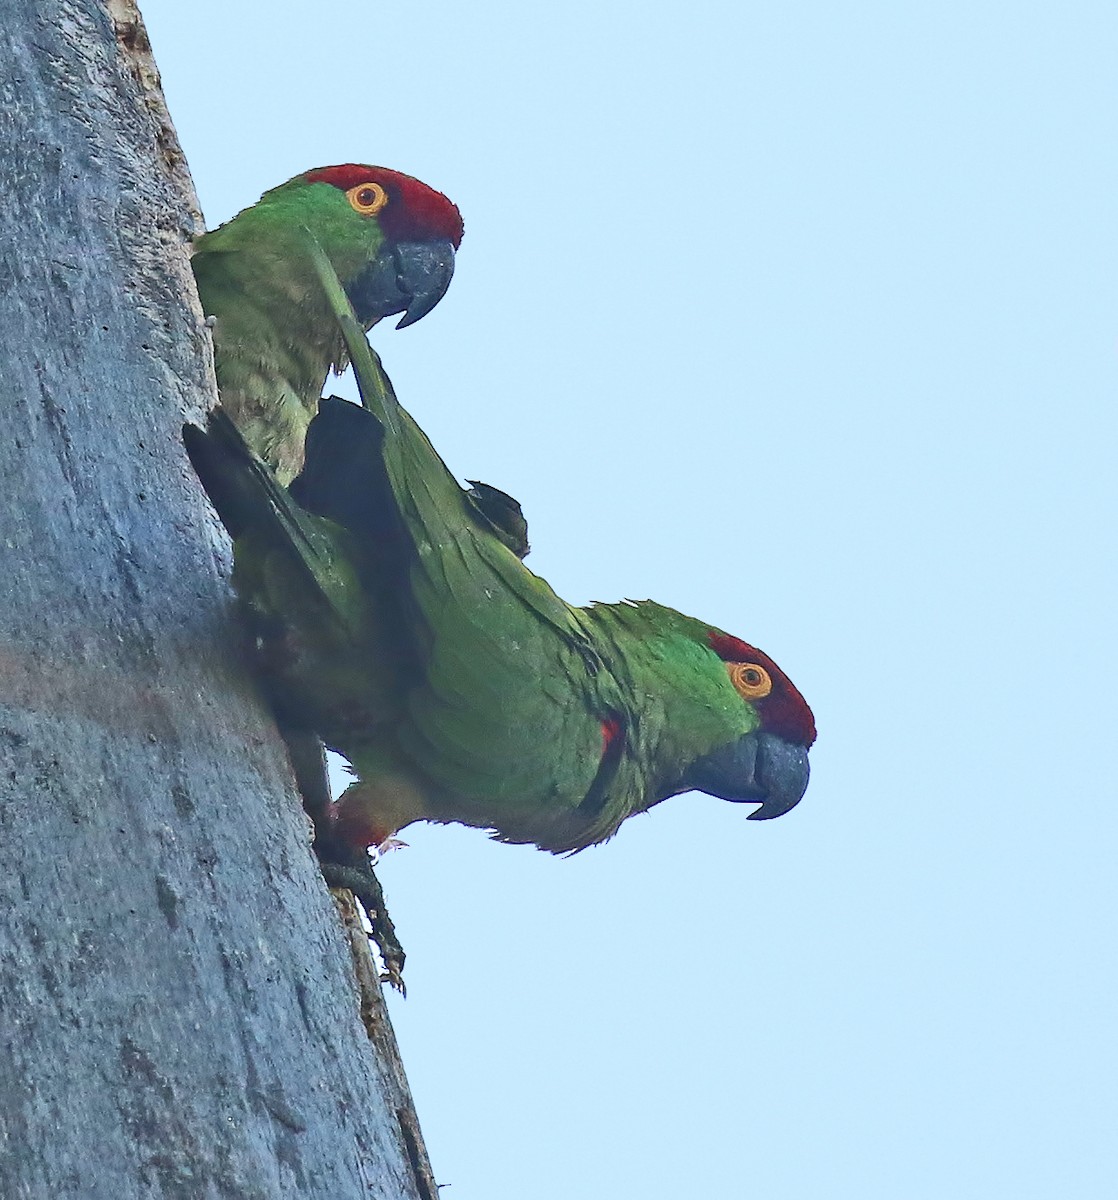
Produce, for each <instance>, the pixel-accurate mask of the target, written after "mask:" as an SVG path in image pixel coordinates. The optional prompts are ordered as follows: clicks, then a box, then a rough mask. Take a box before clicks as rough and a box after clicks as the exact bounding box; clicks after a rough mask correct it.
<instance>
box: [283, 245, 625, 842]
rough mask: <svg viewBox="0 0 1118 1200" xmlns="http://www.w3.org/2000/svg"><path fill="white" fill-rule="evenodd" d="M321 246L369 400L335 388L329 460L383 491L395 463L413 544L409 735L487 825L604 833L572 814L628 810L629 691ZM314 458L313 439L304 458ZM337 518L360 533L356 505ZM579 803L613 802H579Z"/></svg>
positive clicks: (598, 817)
mask: <svg viewBox="0 0 1118 1200" xmlns="http://www.w3.org/2000/svg"><path fill="white" fill-rule="evenodd" d="M313 257H314V258H315V259H316V262H317V264H318V266H319V271H320V275H321V277H322V282H323V286H324V288H325V289H326V292H327V295H328V297H329V299H330V302H331V305H332V307H333V309H334V311H335V315H336V316H337V318H338V322H339V324H340V326H341V328H342V331H343V334H344V336H345V339H346V343H347V346H348V349H349V356H350V360H351V362H352V363H353V367H354V372H355V374H356V377H357V381H358V386H359V387H360V389H361V395H362V400H363V404H364V406H365V408H366V410H367V412H366V413H361V412H360V411H359V410H356V409H355V408H354V406H352V405H345V404H344V402H342V401H324V402H323V404H322V406H321V407H320V413H319V417H318V418H317V422H318V424H319V426H320V433H321V427H322V426H327V427H328V426H330V425H336V426H337V436H336V437H335V439H334V444H333V446H332V447H330V449H329V451H328V457H327V458H326V461H328V462H329V464H330V468H331V470H332V471H333V472H334V473H335V476H336V478H339V479H341V480H343V481H345V490H346V491H347V492H348V493H349V494H350V496H351V497H352V496H353V494H354V493H355V492H358V491H360V489H361V488H362V487H365V488H371V489H372V490H373V491H374V492H375V493H377V494H379V495H383V494H384V489H383V487H382V486H381V485H380V484H379V483H378V482H377V481H376V480H375V479H373V478H371V476H372V475H373V474H374V473H375V472H376V471H378V470H380V471H382V472H383V476H384V478H385V479H386V481H387V486H388V489H390V491H391V495H392V497H393V500H394V505H395V509H396V511H397V513H398V515H399V520H400V522H401V523H402V526H403V533H404V535H405V540H406V541H407V543H408V546H409V553H408V554H407V556H406V563H405V564H403V565H404V570H405V572H406V576H405V578H403V579H401V584H402V586H403V588H404V590H405V591H406V592H407V594H408V596H409V599H410V609H411V620H410V630H409V632H410V636H411V637H412V638H413V639H414V641H415V646H416V651H417V654H418V657H419V660H420V661H421V662H422V663H423V665H424V669H423V672H422V677H421V679H420V680H419V681H418V682H417V683H416V684H415V686H413V687H412V688H411V690H410V692H409V695H408V699H407V711H408V717H409V719H408V721H406V722H404V723H403V724H402V726H401V729H400V733H399V737H400V742H401V745H402V747H403V749H404V750H405V751H406V752H407V753H408V755H409V757H411V758H412V759H413V761H414V762H415V763H417V764H418V765H419V766H420V767H421V768H422V770H423V771H424V772H425V773H427V774H428V775H429V776H430V777H431V778H432V779H434V780H435V781H436V783H438V784H439V785H440V786H441V787H443V788H446V789H448V790H453V791H454V792H455V793H456V794H457V795H458V796H462V795H465V796H467V797H476V798H477V800H478V803H479V805H480V804H489V805H491V806H492V810H491V812H490V813H489V815H486V814H485V813H480V816H479V819H478V820H477V821H475V823H479V824H480V823H486V824H490V825H492V826H493V827H494V828H497V829H498V830H499V832H500V835H501V836H504V837H507V838H509V839H510V840H517V841H534V842H536V843H537V844H541V845H545V846H546V847H547V848H550V849H564V850H566V849H573V848H577V846H580V845H584V844H588V843H589V841H593V840H598V839H597V838H596V837H588V838H584V837H583V836H582V835H581V834H579V835H577V836H576V835H575V834H574V833H572V832H571V829H572V828H573V823H572V821H573V815H574V814H576V813H577V814H578V822H577V824H578V828H579V829H580V830H582V829H585V828H587V827H588V826H593V827H594V828H595V829H597V828H598V826H599V824H600V825H601V826H602V827H603V828H604V827H607V826H609V827H612V825H614V824H616V821H617V820H620V818H621V817H622V816H624V815H625V813H624V812H618V813H614V812H613V811H612V809H613V807H615V805H613V804H607V803H606V802H605V797H606V795H607V793H608V789H607V788H606V787H605V786H604V784H603V772H605V773H606V774H612V773H613V771H615V770H616V766H617V760H618V755H617V754H616V753H613V754H610V753H607V749H608V747H609V745H610V744H611V739H607V738H606V737H605V736H604V733H603V726H604V724H605V723H607V722H610V723H611V727H612V725H613V724H616V725H618V726H620V725H623V724H624V722H625V718H626V715H627V713H628V712H630V711H631V708H632V703H631V699H630V698H629V697H627V696H623V695H622V694H621V689H620V688H619V685H618V682H617V679H616V676H615V674H614V673H613V672H612V671H610V670H609V669H607V666H606V664H605V663H604V662H603V661H602V658H601V656H600V653H599V650H598V648H597V646H596V644H595V641H594V639H593V638H592V636H591V633H590V631H589V629H588V627H587V623H586V621H585V620H584V618H583V616H582V614H581V613H580V612H579V611H578V610H577V609H574V608H572V607H571V606H570V605H568V604H566V603H565V602H564V601H563V600H561V599H560V598H559V597H558V596H557V595H556V594H555V592H554V591H552V589H551V588H550V587H549V586H548V584H547V583H546V582H545V581H544V580H542V579H540V578H539V577H538V576H536V575H535V574H533V572H532V571H530V570H529V569H528V568H527V567H525V566H524V564H523V563H522V562H520V560H519V559H518V558H517V557H516V555H515V554H514V553H513V552H512V551H510V550H509V549H508V548H507V547H506V546H505V545H504V544H503V543H502V541H501V540H500V539H499V538H498V537H497V536H495V535H494V534H493V533H492V532H490V531H488V530H486V529H485V528H484V527H483V526H481V525H479V524H478V522H477V520H476V518H475V515H474V513H473V509H472V504H471V502H470V500H469V497H468V494H467V493H466V492H465V491H463V489H462V488H461V487H460V486H459V484H458V482H457V481H456V480H455V479H454V477H453V476H452V475H451V474H450V472H449V471H448V470H447V468H446V466H445V464H444V463H443V461H442V459H441V458H440V457H439V455H438V454H437V453H436V452H435V450H434V448H433V447H432V445H431V443H430V442H429V441H428V440H427V438H426V436H425V435H424V433H423V432H422V430H420V429H419V427H418V426H417V425H416V424H415V422H414V421H413V420H412V418H411V417H410V416H409V415H408V413H407V412H406V411H405V410H404V409H403V408H402V407H401V406H400V405H399V403H398V401H397V400H396V396H395V394H394V392H393V390H392V386H391V384H390V383H389V381H388V379H387V377H386V376H385V374H384V372H383V370H382V369H381V367H380V363H379V361H378V360H377V358H376V356H375V355H374V354H373V352H372V350H371V349H370V347H369V345H368V342H367V341H366V339H365V335H364V332H363V330H362V329H361V328H360V326H359V325H358V324H357V322H356V320H355V319H354V317H353V315H352V310H351V309H350V306H349V301H348V299H347V297H346V296H345V293H344V292H343V291H342V289H341V286H340V284H338V282H337V278H336V276H335V275H334V273H333V270H332V268H331V267H330V265H329V263H328V262H327V261H326V260H325V258H324V256H322V255H321V254H318V255H313ZM345 408H348V409H349V410H350V411H349V412H348V413H347V412H345V411H343V410H344V409H345ZM370 416H371V417H372V418H373V420H374V421H375V422H376V423H377V424H378V425H379V426H380V428H381V429H383V431H384V436H383V444H382V446H381V450H380V454H379V455H377V456H376V457H375V459H374V460H373V461H370V457H369V456H368V455H366V456H364V457H363V458H362V459H361V460H360V461H354V458H355V450H354V448H355V447H356V446H357V445H358V441H359V439H358V438H357V437H355V436H352V435H351V434H349V433H346V432H343V431H342V428H341V427H342V425H343V423H347V424H348V425H349V426H351V427H354V428H355V427H356V426H357V425H358V424H359V423H361V422H362V421H365V422H368V420H369V417H370ZM313 432H314V431H313V430H312V433H313ZM322 452H323V454H324V455H326V454H327V451H326V448H325V447H324V446H323V447H322ZM317 457H318V453H317V451H316V448H315V445H314V439H313V438H312V439H310V440H308V447H307V465H308V470H312V469H313V468H314V466H315V461H316V459H317ZM347 461H348V462H351V463H352V469H349V468H348V467H347ZM378 464H383V466H380V465H378ZM300 498H302V495H301V494H300ZM311 507H316V506H315V504H314V503H313V501H312V502H311ZM370 507H371V505H370ZM316 511H322V510H321V509H318V508H316ZM351 511H352V510H351ZM330 515H335V514H334V513H333V512H331V514H330ZM337 519H339V520H341V521H342V523H344V524H346V525H347V526H348V527H349V528H350V530H351V532H353V533H355V534H356V533H357V532H358V530H357V528H356V527H355V525H354V524H353V523H352V517H350V516H347V515H344V514H339V515H338V516H337ZM583 804H589V805H591V807H592V808H593V807H594V806H596V805H597V806H599V807H600V809H601V811H598V809H595V811H593V812H591V813H589V814H588V813H587V812H586V810H583V811H582V812H581V813H578V809H579V806H580V805H583ZM625 804H626V798H624V797H622V798H619V799H618V800H617V802H616V805H617V806H620V807H622V808H624V807H625ZM607 809H608V810H609V811H607ZM549 822H550V823H551V830H550V831H549V830H548V828H547V826H548V823H549ZM599 836H602V835H601V834H599Z"/></svg>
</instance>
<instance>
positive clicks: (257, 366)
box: [191, 163, 462, 483]
mask: <svg viewBox="0 0 1118 1200" xmlns="http://www.w3.org/2000/svg"><path fill="white" fill-rule="evenodd" d="M306 229H311V230H313V231H314V235H315V237H316V238H317V239H318V241H319V243H320V244H321V245H323V246H324V247H326V248H327V250H328V252H329V256H330V261H331V263H332V264H333V267H334V270H335V271H336V272H337V274H338V276H339V278H340V279H341V281H342V283H343V285H344V287H345V290H346V293H347V295H348V296H349V298H350V300H351V302H352V304H353V307H354V310H355V312H356V314H357V319H358V320H359V321H360V322H361V324H362V326H363V328H364V329H369V328H371V326H372V325H374V324H375V323H376V322H377V321H379V320H381V319H382V318H383V317H387V316H391V315H393V314H395V313H402V314H403V316H402V317H401V318H400V321H399V323H398V325H397V328H404V327H405V326H408V325H412V324H414V323H415V322H416V321H418V320H419V319H420V318H421V317H424V316H426V315H427V313H429V312H430V311H431V309H433V308H434V307H435V305H436V304H437V303H438V302H439V300H441V299H442V297H443V295H444V294H445V292H446V290H447V288H448V287H449V285H450V280H451V277H452V275H453V273H454V258H455V253H456V251H457V250H458V248H459V246H460V245H461V242H462V216H461V213H460V212H459V211H458V208H457V207H456V206H455V205H454V204H453V203H452V202H451V201H450V200H448V199H447V197H446V196H444V195H443V194H442V193H441V192H437V191H435V189H434V188H431V187H428V185H427V184H425V183H421V182H420V181H419V180H418V179H414V178H412V176H410V175H404V174H401V173H400V172H398V171H392V170H389V169H387V168H385V167H376V166H368V165H365V164H361V163H343V164H340V165H337V166H332V167H318V168H316V169H314V170H310V171H305V172H303V174H301V175H296V176H295V177H294V178H293V179H289V180H288V181H287V182H286V183H282V184H280V185H279V186H278V187H275V188H272V189H271V190H270V191H268V192H265V193H264V195H263V196H262V197H261V198H260V200H259V201H257V203H256V204H254V205H252V206H251V207H250V208H246V209H245V210H244V211H243V212H241V213H238V214H237V216H235V217H233V219H232V220H230V221H228V222H226V223H225V224H224V225H221V226H219V227H218V228H217V229H214V230H212V231H211V232H209V233H205V234H202V235H201V236H200V237H199V238H197V239H196V241H195V243H194V247H193V251H192V255H191V265H192V267H193V270H194V278H195V281H196V283H197V285H198V295H199V298H200V300H201V302H202V310H203V312H204V313H205V315H206V317H207V318H208V319H209V321H210V323H211V327H212V329H213V339H214V365H215V371H216V375H217V383H218V392H219V394H220V397H221V403H222V405H223V407H224V408H225V410H226V411H227V412H228V413H229V414H230V416H231V417H232V418H233V420H234V422H235V423H236V425H237V427H238V429H240V431H241V433H242V434H243V435H244V437H245V439H246V441H247V442H248V444H249V446H250V447H251V448H252V450H253V451H254V452H255V453H256V454H257V455H258V456H259V457H260V458H261V459H262V460H263V461H264V462H266V463H267V464H268V465H269V466H270V467H271V468H272V469H273V470H274V471H275V472H276V474H277V475H278V477H279V479H280V482H281V483H289V482H290V481H291V480H292V479H293V478H294V477H295V475H297V474H298V471H299V468H300V466H301V465H302V455H303V445H304V441H305V437H306V432H307V426H308V425H309V423H310V420H311V418H312V417H313V416H314V413H315V410H316V408H317V406H318V400H319V397H320V396H321V395H322V389H323V384H324V383H325V381H326V377H327V375H328V373H329V371H330V368H331V367H335V368H337V369H339V370H340V369H342V368H344V366H345V361H346V360H345V349H344V344H343V342H342V338H341V336H340V333H339V330H338V327H337V324H336V323H335V321H334V318H333V315H332V313H331V312H330V310H329V308H328V307H327V306H326V304H325V303H324V300H323V296H322V292H321V288H320V287H319V286H318V281H317V279H316V277H315V276H314V273H313V271H312V270H311V268H310V264H309V262H308V260H307V258H306V256H305V254H303V253H302V246H303V242H304V231H305V230H306Z"/></svg>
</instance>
